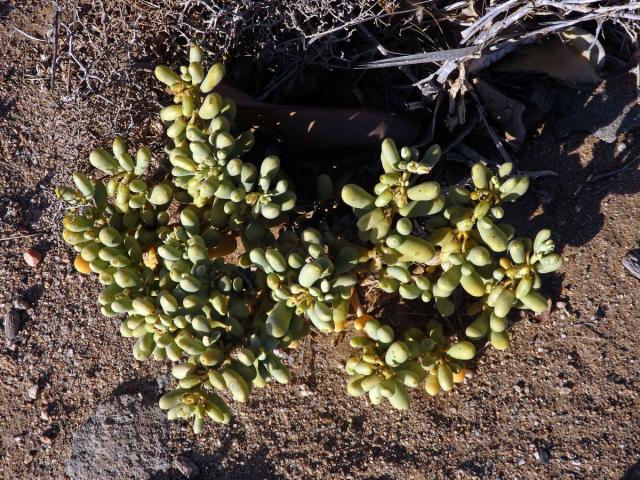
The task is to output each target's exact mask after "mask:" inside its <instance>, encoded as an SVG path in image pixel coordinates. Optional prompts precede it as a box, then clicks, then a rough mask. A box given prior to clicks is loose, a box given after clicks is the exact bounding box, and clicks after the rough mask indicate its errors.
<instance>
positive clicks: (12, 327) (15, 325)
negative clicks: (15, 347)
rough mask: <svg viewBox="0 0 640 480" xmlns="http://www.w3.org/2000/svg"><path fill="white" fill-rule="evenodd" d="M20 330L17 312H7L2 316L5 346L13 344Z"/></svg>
mask: <svg viewBox="0 0 640 480" xmlns="http://www.w3.org/2000/svg"><path fill="white" fill-rule="evenodd" d="M18 330H20V314H19V313H18V311H17V310H9V312H8V313H7V314H6V315H5V316H4V336H5V340H6V342H7V344H11V343H13V340H14V339H15V338H16V336H17V335H18Z"/></svg>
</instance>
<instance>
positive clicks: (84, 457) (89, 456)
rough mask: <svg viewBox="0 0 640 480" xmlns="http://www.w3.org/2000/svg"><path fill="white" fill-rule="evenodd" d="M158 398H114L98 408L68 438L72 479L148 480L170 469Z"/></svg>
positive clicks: (166, 430)
mask: <svg viewBox="0 0 640 480" xmlns="http://www.w3.org/2000/svg"><path fill="white" fill-rule="evenodd" d="M157 396H158V395H157V394H151V393H148V394H146V395H139V394H135V393H133V394H132V393H125V394H121V395H114V396H112V397H110V398H108V399H107V400H105V401H104V402H103V403H101V404H100V405H98V408H97V409H96V411H95V413H94V414H93V415H92V416H91V417H89V418H88V419H87V421H86V422H85V423H84V424H83V425H82V426H80V428H79V429H78V431H77V432H76V433H75V435H74V438H73V446H72V448H71V456H70V459H69V461H68V462H67V465H66V473H67V475H69V477H71V479H72V480H89V479H104V478H108V479H110V480H125V479H127V480H138V479H140V480H147V479H149V478H150V477H152V476H153V475H154V474H157V473H159V472H163V471H166V470H168V469H169V468H171V453H170V451H169V448H168V443H169V432H168V426H167V420H166V418H165V416H164V413H163V412H162V410H161V409H160V408H159V407H158V405H157Z"/></svg>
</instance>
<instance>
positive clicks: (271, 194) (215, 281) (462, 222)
mask: <svg viewBox="0 0 640 480" xmlns="http://www.w3.org/2000/svg"><path fill="white" fill-rule="evenodd" d="M155 75H156V77H157V78H158V80H160V82H162V83H163V84H164V85H165V86H166V91H167V92H168V93H170V94H171V95H173V104H172V105H170V106H167V107H165V108H163V109H162V110H161V112H160V118H161V120H162V121H163V122H164V124H165V127H166V133H167V136H168V137H169V139H170V142H169V144H168V145H167V147H166V154H167V156H168V160H169V162H170V164H171V166H172V168H171V175H170V177H169V178H168V179H167V180H163V181H160V182H156V183H154V184H150V183H149V182H148V180H145V173H146V172H147V169H148V167H149V165H150V163H151V161H152V155H151V152H150V150H149V149H148V148H146V147H141V148H140V149H138V151H137V152H136V153H135V155H133V154H132V153H131V152H130V150H129V149H128V148H127V146H126V144H125V143H124V141H123V140H122V139H121V138H116V139H115V141H114V142H113V145H112V148H111V151H107V150H103V149H97V150H94V151H93V152H91V155H90V156H89V162H90V163H91V165H93V166H94V167H95V168H96V169H97V170H99V171H100V172H101V174H102V176H101V177H100V178H95V179H90V178H89V177H87V176H86V175H84V174H82V173H76V174H75V175H74V176H73V181H74V183H75V186H76V188H75V189H72V188H68V187H59V188H57V189H56V194H57V196H58V197H59V198H61V199H62V200H64V201H65V202H67V203H68V204H69V205H70V212H71V213H69V214H68V215H67V216H66V217H65V219H64V228H63V238H64V240H65V241H66V242H67V243H69V244H70V245H72V246H73V248H74V249H75V250H76V252H77V254H78V255H77V257H76V259H75V262H74V265H75V268H76V269H77V270H78V271H79V272H80V273H83V274H90V273H95V274H96V275H97V276H98V280H99V282H100V283H101V284H102V286H103V289H102V291H101V293H100V295H99V297H98V301H99V303H100V304H101V311H102V314H103V315H105V316H107V317H119V318H123V320H122V323H121V325H120V332H121V334H122V335H123V336H125V337H132V338H135V339H136V341H135V343H134V345H133V355H134V357H135V358H136V359H137V360H141V361H142V360H146V359H147V358H149V357H153V358H154V359H156V360H170V361H171V362H173V370H172V372H173V376H174V377H175V378H176V379H177V388H176V389H174V390H171V391H169V392H167V393H165V394H164V395H163V396H162V397H161V399H160V407H161V408H163V409H165V410H167V416H168V418H169V419H177V418H181V419H185V418H193V428H194V431H195V432H199V431H200V430H201V428H202V425H203V421H204V419H205V418H207V417H209V418H211V419H213V420H214V421H216V422H222V423H227V422H229V421H230V418H231V413H230V410H229V408H228V406H227V401H228V400H229V399H232V400H235V401H239V402H246V401H247V400H248V399H249V395H250V393H251V391H252V389H253V388H261V387H264V386H265V385H267V384H268V383H270V382H274V381H275V382H277V383H287V382H288V380H289V377H290V372H289V369H288V368H287V366H286V365H285V364H283V362H282V361H281V359H280V356H279V355H278V353H279V352H280V350H282V349H286V348H293V347H295V346H296V345H297V344H298V342H299V340H300V339H301V338H303V337H304V336H305V335H307V334H308V333H309V331H310V328H311V327H313V328H315V329H317V330H318V331H320V332H322V333H326V334H330V333H333V332H342V331H344V330H346V329H348V328H351V327H353V329H354V330H355V331H356V332H357V334H356V335H355V336H352V337H351V339H350V345H351V347H352V348H353V350H354V352H353V354H352V355H351V356H350V357H349V358H348V360H347V361H346V366H345V368H346V371H347V374H348V375H349V379H348V382H347V392H348V393H349V394H350V395H354V396H360V395H364V394H367V395H368V398H369V400H370V401H371V403H373V404H376V405H377V404H379V403H381V402H383V401H384V400H385V399H386V400H388V402H389V403H390V404H391V405H392V406H393V407H395V408H398V409H405V408H407V407H408V405H409V395H408V393H407V387H410V388H417V387H419V386H421V385H423V386H424V388H425V390H426V391H427V393H428V394H429V395H436V394H437V393H438V392H439V391H440V390H443V391H449V390H451V389H452V388H453V385H454V383H456V382H460V381H462V379H463V378H464V372H465V365H466V364H467V363H468V362H469V361H470V360H472V359H473V358H474V357H475V355H476V348H477V347H479V346H482V345H484V344H485V342H486V341H488V342H489V344H490V345H491V346H493V347H494V348H496V349H498V350H502V349H505V348H507V347H508V346H509V335H508V329H507V327H508V322H507V317H508V314H509V312H510V311H511V310H513V309H529V310H533V311H534V312H541V311H543V310H544V309H545V308H546V305H547V300H546V299H545V297H544V296H543V295H542V294H541V293H540V292H539V289H540V287H541V278H540V277H541V275H542V274H545V273H549V272H553V271H555V270H557V269H559V268H560V267H561V265H562V259H561V257H560V256H559V255H557V254H555V253H553V248H554V246H553V242H552V241H551V239H550V237H551V232H550V231H549V230H541V231H540V232H539V233H538V234H537V235H536V237H535V238H534V239H533V240H531V239H528V238H520V237H516V236H515V232H514V229H513V227H512V226H510V225H508V224H506V223H503V222H502V218H503V215H504V210H503V208H504V206H505V205H506V204H509V203H511V202H513V201H515V200H517V199H518V198H519V197H520V196H522V195H523V194H524V193H525V192H526V190H527V188H528V185H529V182H528V179H527V178H526V177H518V176H514V175H512V172H511V170H512V167H511V165H510V164H503V165H502V166H501V167H500V168H499V170H498V171H497V172H493V171H491V170H490V169H488V168H487V167H485V166H484V165H482V164H476V165H474V166H473V168H472V171H471V178H472V181H471V182H470V185H463V186H460V185H454V186H448V187H443V186H441V185H440V184H439V183H438V182H435V181H433V180H429V173H430V171H431V169H432V168H433V166H434V165H435V163H436V162H437V161H438V159H439V157H440V150H439V149H438V147H437V146H434V147H431V148H429V149H428V150H427V151H426V152H424V153H423V154H421V153H420V152H419V151H418V150H417V149H415V148H409V147H404V148H402V149H400V150H398V149H397V147H396V145H395V144H394V142H393V140H391V139H386V140H385V141H384V142H383V143H382V152H381V156H380V161H381V166H382V174H381V175H380V178H379V182H378V183H377V184H376V185H375V186H374V188H373V191H367V190H366V189H364V188H362V187H361V186H358V185H355V184H349V185H346V186H345V187H344V188H343V189H342V191H341V195H340V197H341V200H342V202H344V204H346V205H345V207H346V206H348V207H351V209H352V210H353V214H354V215H355V217H356V221H355V227H354V231H353V232H337V231H333V230H332V228H331V226H330V225H326V224H323V225H316V226H308V227H307V228H305V229H302V230H300V229H297V227H296V226H294V225H293V224H291V222H289V214H288V212H291V211H292V210H293V209H294V208H295V207H296V195H295V193H294V192H293V190H292V188H291V185H290V184H289V182H288V180H287V179H286V177H285V176H284V175H283V174H282V172H281V170H280V161H279V159H278V157H276V156H268V157H266V158H264V160H263V161H262V162H261V163H260V164H259V165H257V166H256V165H254V164H253V163H250V162H246V161H243V160H242V156H243V155H244V154H246V153H247V152H248V151H249V150H250V149H251V148H252V146H253V135H252V133H251V132H250V131H240V130H239V128H238V125H237V124H236V122H235V116H236V105H235V103H234V102H233V100H231V99H225V98H222V97H221V96H220V95H219V94H218V93H216V92H214V89H215V87H216V86H217V85H218V83H219V82H220V81H221V80H222V77H223V75H224V66H223V65H222V64H220V63H217V64H215V65H213V66H212V67H211V68H210V69H209V70H208V71H206V72H205V69H204V67H203V64H202V50H201V49H200V48H199V47H198V46H193V47H191V49H190V54H189V65H188V66H183V67H181V68H180V73H179V74H178V73H176V72H174V71H172V70H171V69H169V68H167V67H165V66H159V67H157V68H156V71H155ZM317 186H318V197H319V199H320V200H322V201H324V202H327V201H332V200H337V199H335V195H334V193H335V192H334V191H333V183H332V181H331V179H330V178H329V177H328V176H326V175H321V176H320V177H319V178H318V185H317ZM364 280H368V281H369V283H371V281H373V284H374V285H375V287H376V288H378V289H380V290H383V291H384V292H387V293H388V294H391V295H396V294H397V295H398V296H399V297H402V298H403V299H406V300H415V301H418V302H419V301H421V302H424V303H428V304H433V305H434V308H433V309H432V310H429V309H427V311H433V315H432V318H430V319H427V320H424V318H425V317H424V316H420V317H417V318H419V319H421V320H416V321H414V322H412V324H411V325H410V326H407V327H406V328H405V329H404V332H403V333H400V332H396V331H394V329H393V328H392V326H391V325H386V324H383V323H382V322H381V321H380V319H376V318H374V317H373V316H371V315H369V314H368V313H366V312H364V311H363V310H362V307H361V306H360V304H359V300H358V297H357V295H358V293H357V290H358V286H359V285H360V284H361V283H362V282H363V281H364ZM416 305H420V304H419V303H418V304H416ZM454 314H455V315H456V316H457V317H458V320H457V321H456V322H451V321H449V317H452V316H453V315H454ZM454 323H455V324H461V323H463V325H461V327H460V328H457V327H455V326H454Z"/></svg>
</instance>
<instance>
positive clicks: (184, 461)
mask: <svg viewBox="0 0 640 480" xmlns="http://www.w3.org/2000/svg"><path fill="white" fill-rule="evenodd" d="M173 465H174V466H175V467H176V468H177V469H178V471H179V472H180V473H181V474H182V475H184V476H185V477H186V478H188V479H192V478H196V477H197V476H198V475H199V474H200V469H199V468H198V466H197V465H196V464H195V463H194V462H193V460H191V459H190V458H189V457H185V456H184V455H178V456H177V457H176V459H175V460H174V461H173Z"/></svg>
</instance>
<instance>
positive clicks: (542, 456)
mask: <svg viewBox="0 0 640 480" xmlns="http://www.w3.org/2000/svg"><path fill="white" fill-rule="evenodd" d="M533 456H534V457H535V459H536V460H537V461H539V462H540V463H542V464H543V465H549V459H550V458H551V456H550V455H549V452H547V451H546V450H543V449H540V450H538V451H536V452H535V453H534V454H533Z"/></svg>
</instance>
